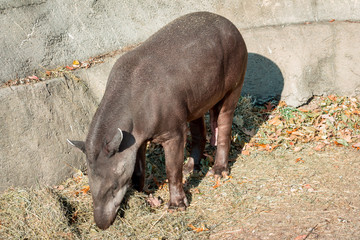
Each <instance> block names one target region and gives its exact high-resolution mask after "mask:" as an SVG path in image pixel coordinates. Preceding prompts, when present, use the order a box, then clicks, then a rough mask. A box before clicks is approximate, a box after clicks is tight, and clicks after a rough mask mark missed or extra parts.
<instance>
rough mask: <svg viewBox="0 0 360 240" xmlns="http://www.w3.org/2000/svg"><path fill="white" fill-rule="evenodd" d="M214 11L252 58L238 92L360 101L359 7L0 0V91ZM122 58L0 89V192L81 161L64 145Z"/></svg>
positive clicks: (59, 173)
mask: <svg viewBox="0 0 360 240" xmlns="http://www.w3.org/2000/svg"><path fill="white" fill-rule="evenodd" d="M195 11H211V12H214V13H218V14H220V15H223V16H225V17H227V18H228V19H230V20H231V21H232V22H233V23H234V24H235V25H236V26H237V27H238V28H239V30H240V32H241V33H242V35H243V37H244V39H245V42H246V44H247V47H248V51H249V62H248V69H247V74H246V80H245V85H244V88H243V95H251V96H254V97H255V98H257V99H258V101H259V102H265V101H267V100H268V99H270V98H272V97H276V96H279V95H280V96H281V98H282V100H285V101H286V102H287V103H288V104H289V105H292V106H299V105H301V104H303V103H305V102H306V101H307V100H308V99H309V98H310V97H311V96H313V95H322V94H330V93H336V94H340V95H359V94H360V70H359V67H358V63H359V62H360V41H359V39H360V1H357V0H296V1H288V0H243V1H235V0H221V1H220V0H208V1H205V0H196V1H195V0H189V1H160V0H155V1H140V0H137V1H119V0H106V1H105V0H82V1H73V0H62V1H55V0H16V1H13V0H0V22H1V24H0V48H1V51H0V65H1V71H0V85H2V83H4V82H6V81H8V80H11V79H15V78H18V77H24V76H28V75H33V74H35V75H37V74H38V72H39V71H44V70H45V69H53V68H56V67H57V66H64V65H68V64H71V63H72V61H73V60H75V59H76V60H80V61H83V60H87V59H88V58H89V57H94V56H97V55H99V54H104V53H108V52H111V51H113V50H116V49H120V48H123V47H126V46H129V45H133V44H135V43H140V42H142V41H144V40H145V39H146V38H147V37H149V36H150V35H151V34H153V33H154V32H156V31H157V30H158V29H159V28H161V27H162V26H164V25H165V24H167V23H168V22H170V21H171V20H173V19H175V18H176V17H178V16H180V15H183V14H186V13H189V12H195ZM118 57H119V55H117V56H114V57H112V58H108V59H106V60H105V63H103V64H99V65H96V66H95V67H92V68H89V69H86V70H85V69H82V70H79V71H77V72H75V74H76V75H77V76H79V77H80V78H81V79H82V80H83V81H73V80H71V79H68V78H58V79H54V80H50V81H46V82H41V83H37V84H32V85H24V86H17V87H11V88H0V112H1V115H0V191H2V190H4V189H5V188H7V187H9V186H31V185H34V184H37V183H47V184H55V183H58V182H59V181H61V180H62V179H64V178H65V177H67V176H69V175H70V174H71V173H72V171H73V169H76V168H81V166H82V165H83V164H84V156H83V155H82V153H80V152H78V151H76V150H75V149H72V148H71V147H70V146H68V145H67V144H66V138H70V139H74V140H82V139H85V136H86V133H87V130H88V126H89V123H90V121H91V118H92V115H93V114H94V111H95V109H96V105H97V104H98V102H99V100H100V99H101V97H102V95H103V92H104V88H105V84H106V80H107V77H108V74H109V72H110V69H111V67H112V65H113V63H114V61H115V60H116V58H118Z"/></svg>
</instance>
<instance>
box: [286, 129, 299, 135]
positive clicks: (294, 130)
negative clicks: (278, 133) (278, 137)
mask: <svg viewBox="0 0 360 240" xmlns="http://www.w3.org/2000/svg"><path fill="white" fill-rule="evenodd" d="M298 129H299V128H295V129H293V130H290V131H286V132H287V133H288V134H292V133H294V132H296V131H297V130H298Z"/></svg>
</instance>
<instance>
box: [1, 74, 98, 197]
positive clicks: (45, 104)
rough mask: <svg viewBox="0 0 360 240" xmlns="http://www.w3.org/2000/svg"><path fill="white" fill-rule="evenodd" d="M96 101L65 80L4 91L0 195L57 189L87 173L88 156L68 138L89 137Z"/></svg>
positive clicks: (84, 90) (2, 95)
mask: <svg viewBox="0 0 360 240" xmlns="http://www.w3.org/2000/svg"><path fill="white" fill-rule="evenodd" d="M92 99H93V98H92V97H91V96H89V94H88V88H87V87H86V85H84V83H76V82H73V81H66V80H65V79H64V78H62V79H55V80H51V81H48V82H42V83H38V84H34V85H30V86H18V87H12V88H3V89H0V102H1V104H0V113H1V114H0V192H1V191H2V190H4V189H5V188H7V187H9V186H31V185H35V184H37V183H47V184H55V183H57V182H59V181H61V180H62V179H64V177H68V176H69V175H70V174H71V173H72V172H74V169H81V167H82V166H83V165H84V163H85V159H84V156H83V154H82V153H80V152H78V151H71V149H70V148H69V146H68V144H67V142H66V139H67V138H70V139H80V138H81V139H83V138H84V137H85V136H86V133H87V130H88V126H89V123H90V119H91V118H92V115H93V114H94V112H95V108H96V103H95V101H93V100H92ZM70 151H71V152H70Z"/></svg>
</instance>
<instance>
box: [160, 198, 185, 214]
mask: <svg viewBox="0 0 360 240" xmlns="http://www.w3.org/2000/svg"><path fill="white" fill-rule="evenodd" d="M188 206H189V203H188V200H187V198H186V197H185V198H184V199H183V200H182V201H180V202H179V203H171V202H170V201H169V202H168V204H166V205H165V209H166V210H167V211H168V212H170V213H172V212H174V211H176V210H178V211H185V210H186V207H188Z"/></svg>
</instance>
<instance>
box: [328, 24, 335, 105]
mask: <svg viewBox="0 0 360 240" xmlns="http://www.w3.org/2000/svg"><path fill="white" fill-rule="evenodd" d="M331 21H335V19H333V20H331ZM328 98H329V99H330V100H331V101H336V99H337V97H336V96H335V95H329V96H328Z"/></svg>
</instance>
